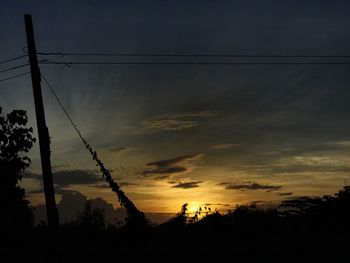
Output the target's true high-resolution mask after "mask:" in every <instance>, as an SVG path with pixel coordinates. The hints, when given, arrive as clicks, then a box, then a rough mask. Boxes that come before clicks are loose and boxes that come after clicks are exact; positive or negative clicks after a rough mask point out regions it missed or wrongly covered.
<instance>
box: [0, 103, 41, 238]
mask: <svg viewBox="0 0 350 263" xmlns="http://www.w3.org/2000/svg"><path fill="white" fill-rule="evenodd" d="M27 122H28V118H27V115H26V111H24V110H14V111H12V112H11V113H9V114H7V115H6V116H4V115H3V113H2V108H1V107H0V210H1V216H0V233H3V234H4V233H5V234H6V233H7V234H12V233H13V232H19V233H20V232H21V231H23V230H26V229H29V228H31V227H32V225H33V223H34V216H33V212H32V209H31V207H30V205H29V202H28V201H27V200H25V199H24V193H25V192H24V189H23V188H21V187H19V186H18V182H19V181H21V180H22V173H23V171H24V170H25V168H27V167H29V165H30V163H31V160H30V159H29V157H28V156H26V154H27V153H28V152H29V150H30V149H31V148H32V146H33V144H34V143H35V138H33V136H32V133H33V129H32V128H27V127H26V124H27Z"/></svg>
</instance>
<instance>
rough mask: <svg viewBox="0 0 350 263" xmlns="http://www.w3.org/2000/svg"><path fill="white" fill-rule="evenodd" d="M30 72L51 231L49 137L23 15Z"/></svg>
mask: <svg viewBox="0 0 350 263" xmlns="http://www.w3.org/2000/svg"><path fill="white" fill-rule="evenodd" d="M24 21H25V27H26V34H27V45H28V55H29V63H30V71H31V76H32V86H33V93H34V103H35V115H36V123H37V127H38V135H39V146H40V157H41V168H42V172H43V181H44V192H45V202H46V213H47V222H48V226H49V228H50V229H51V230H55V229H58V227H59V219H58V211H57V207H56V201H55V192H54V188H53V180H52V170H51V160H50V155H51V151H50V137H49V130H48V128H47V126H46V121H45V112H44V104H43V98H42V94H41V84H40V82H41V75H40V69H39V66H38V58H37V56H36V48H35V39H34V30H33V22H32V16H31V15H28V14H26V15H24Z"/></svg>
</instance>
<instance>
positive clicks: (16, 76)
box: [0, 71, 30, 82]
mask: <svg viewBox="0 0 350 263" xmlns="http://www.w3.org/2000/svg"><path fill="white" fill-rule="evenodd" d="M29 73H30V71H28V72H25V73H22V74H18V75H15V76H12V77H8V78H4V79H0V82H1V81H6V80H10V79H15V78H18V77H21V76H24V75H27V74H29Z"/></svg>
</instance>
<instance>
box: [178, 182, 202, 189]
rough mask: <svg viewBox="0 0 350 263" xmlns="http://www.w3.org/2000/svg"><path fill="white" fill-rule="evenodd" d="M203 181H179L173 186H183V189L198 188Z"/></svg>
mask: <svg viewBox="0 0 350 263" xmlns="http://www.w3.org/2000/svg"><path fill="white" fill-rule="evenodd" d="M200 183H203V181H192V182H186V183H178V184H175V185H174V186H173V188H182V189H190V188H197V187H199V184H200Z"/></svg>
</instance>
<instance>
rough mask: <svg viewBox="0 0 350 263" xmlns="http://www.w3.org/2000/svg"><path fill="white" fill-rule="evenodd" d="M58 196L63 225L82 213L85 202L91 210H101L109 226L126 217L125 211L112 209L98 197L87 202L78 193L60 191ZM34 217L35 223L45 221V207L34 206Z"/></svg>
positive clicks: (85, 198) (58, 207) (84, 197)
mask: <svg viewBox="0 0 350 263" xmlns="http://www.w3.org/2000/svg"><path fill="white" fill-rule="evenodd" d="M60 194H61V195H62V198H61V200H60V202H59V203H58V204H57V209H58V211H59V216H60V221H61V222H63V223H66V222H70V221H73V220H75V219H76V218H77V215H78V212H81V211H83V209H84V207H85V204H86V202H87V201H90V203H91V207H92V208H100V209H103V210H104V213H105V216H106V221H107V222H108V223H110V224H115V223H116V222H118V221H120V222H122V221H124V219H125V217H126V212H125V209H123V208H116V209H114V207H113V205H112V204H110V203H108V202H106V201H105V200H104V199H102V198H100V197H97V198H95V199H90V200H88V199H87V197H86V196H85V195H83V194H81V193H79V192H76V191H65V190H62V191H61V192H60ZM34 215H35V219H36V222H37V223H39V222H40V221H41V220H43V221H46V208H45V206H44V205H39V206H35V207H34Z"/></svg>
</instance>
